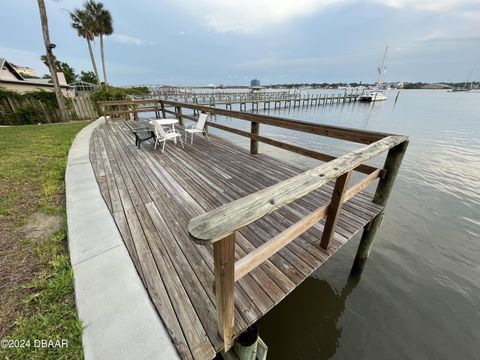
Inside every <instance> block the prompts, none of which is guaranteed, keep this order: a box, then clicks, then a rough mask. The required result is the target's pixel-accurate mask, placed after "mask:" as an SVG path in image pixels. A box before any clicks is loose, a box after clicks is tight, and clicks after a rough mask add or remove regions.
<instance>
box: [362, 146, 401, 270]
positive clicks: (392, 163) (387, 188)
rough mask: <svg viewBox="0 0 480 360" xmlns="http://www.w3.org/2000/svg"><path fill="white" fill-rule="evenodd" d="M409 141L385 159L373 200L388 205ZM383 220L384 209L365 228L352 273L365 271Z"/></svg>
mask: <svg viewBox="0 0 480 360" xmlns="http://www.w3.org/2000/svg"><path fill="white" fill-rule="evenodd" d="M407 147H408V141H404V142H402V143H400V144H398V145H397V146H394V147H392V148H391V149H390V150H389V151H388V154H387V158H386V159H385V164H384V168H385V171H386V172H385V176H384V177H383V178H382V179H381V180H380V182H379V183H378V186H377V190H376V192H375V196H374V198H373V202H375V203H377V204H380V205H383V206H386V205H387V202H388V198H389V196H390V193H391V192H392V189H393V184H394V183H395V179H396V177H397V175H398V171H399V170H400V165H401V164H402V160H403V156H404V155H405V152H406V151H407ZM382 221H383V211H382V212H381V213H380V214H378V215H377V216H376V217H375V218H374V219H373V220H372V221H370V223H369V224H367V226H365V229H364V230H363V234H362V238H361V239H360V243H359V245H358V249H357V254H356V255H355V261H354V263H353V267H352V273H354V274H360V273H361V272H362V271H363V268H364V266H365V263H366V261H367V258H368V255H369V254H370V250H371V249H372V246H373V240H374V239H375V235H376V233H377V230H378V229H379V228H380V226H381V224H382Z"/></svg>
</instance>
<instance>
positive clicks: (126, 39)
mask: <svg viewBox="0 0 480 360" xmlns="http://www.w3.org/2000/svg"><path fill="white" fill-rule="evenodd" d="M110 39H112V40H113V41H115V42H117V43H119V44H125V45H136V46H144V45H154V44H155V43H153V42H151V41H146V40H142V39H138V38H136V37H133V36H130V35H125V34H113V35H111V36H110Z"/></svg>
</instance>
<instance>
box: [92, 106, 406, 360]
mask: <svg viewBox="0 0 480 360" xmlns="http://www.w3.org/2000/svg"><path fill="white" fill-rule="evenodd" d="M99 105H100V107H101V108H102V109H103V111H104V115H111V116H118V115H121V114H127V113H131V112H132V111H136V112H143V111H154V112H155V114H156V115H157V116H160V113H161V114H162V116H163V117H165V116H166V114H171V115H174V116H176V117H177V119H178V120H179V123H180V125H183V121H184V119H189V120H193V121H196V117H195V116H194V114H195V113H197V112H200V111H202V112H207V113H209V114H212V115H222V116H227V117H231V118H235V119H239V120H245V121H250V123H251V131H250V132H248V131H243V130H239V129H236V128H233V127H229V126H226V125H223V124H219V123H216V122H213V121H208V122H207V125H208V126H211V127H215V128H217V129H220V130H223V131H228V132H231V133H234V134H237V135H240V136H244V137H247V138H250V152H251V153H252V154H256V153H257V152H258V142H263V143H266V144H269V145H273V146H276V147H279V148H282V149H285V150H289V151H292V152H294V153H298V154H302V155H305V156H309V157H312V158H315V159H319V160H323V161H328V162H326V163H324V164H322V165H320V166H317V167H315V168H313V169H311V170H308V171H306V172H304V173H301V174H299V175H296V176H294V177H292V178H289V179H287V180H284V181H281V182H279V183H277V184H275V185H272V186H269V187H267V188H265V189H262V190H260V191H257V192H255V193H253V194H250V195H247V196H245V197H243V198H241V199H238V200H235V201H233V202H231V203H228V204H225V205H223V206H221V207H219V208H217V209H214V210H212V211H209V212H208V213H205V214H203V215H200V216H197V217H195V218H193V219H191V220H190V222H189V225H188V232H189V235H190V237H191V239H192V240H193V241H194V242H195V243H197V244H199V245H210V244H213V249H214V268H215V269H214V271H215V292H216V304H217V325H218V330H219V333H220V334H221V335H222V336H223V340H224V346H225V351H228V349H230V347H231V346H232V344H233V336H234V334H233V325H234V284H235V282H236V281H238V280H239V279H241V278H242V277H243V276H245V275H246V274H248V273H249V272H250V271H252V270H253V269H255V268H256V267H257V266H259V265H260V264H261V263H263V262H264V261H265V260H267V259H268V258H269V257H271V256H272V255H274V254H275V253H277V252H278V251H280V250H281V249H282V248H284V247H285V246H286V245H288V244H289V243H290V242H291V241H293V240H294V239H296V238H297V237H298V236H300V235H301V234H303V233H304V232H305V231H307V230H308V229H309V228H311V227H312V226H313V225H315V224H316V223H318V222H319V221H320V220H322V219H326V222H325V226H324V230H323V235H322V239H321V242H320V246H321V247H322V248H323V249H328V247H329V245H330V243H331V241H332V238H333V235H334V233H335V228H336V224H337V220H338V218H339V215H340V212H341V209H342V204H343V203H345V202H346V201H348V200H350V199H351V198H352V197H354V196H355V195H356V194H358V193H359V192H360V191H362V190H364V189H365V188H366V187H367V186H369V185H370V184H372V183H373V182H375V181H376V180H379V183H378V186H377V190H376V192H375V196H374V199H373V201H374V202H375V203H377V204H379V205H382V206H384V205H386V203H387V200H388V196H389V194H390V192H391V189H392V187H393V183H394V181H395V177H396V175H397V173H398V169H399V168H400V165H401V161H402V158H403V154H404V153H405V151H406V148H407V145H408V138H407V137H406V136H400V135H392V134H386V133H379V132H373V131H366V130H357V129H351V128H343V127H338V126H332V125H323V124H315V123H310V122H305V121H296V120H290V119H285V118H279V117H273V116H269V115H260V114H254V113H247V112H242V111H232V110H225V109H219V108H211V107H208V106H202V105H195V104H185V103H177V102H172V101H163V100H150V101H146V100H142V101H135V102H110V103H108V104H107V103H100V104H99ZM125 105H128V106H130V107H131V108H130V109H129V110H122V109H116V110H110V111H109V109H108V106H125ZM132 105H134V106H132ZM172 108H173V109H174V110H170V109H172ZM132 109H134V110H132ZM152 109H153V110H152ZM184 109H189V110H193V112H194V114H193V115H192V114H186V113H185V111H184ZM260 124H267V125H270V126H275V127H280V128H286V129H290V130H295V131H300V132H306V133H310V134H316V135H321V136H327V137H332V138H336V139H342V140H347V141H352V142H357V143H362V144H366V145H367V146H365V147H363V148H360V149H358V150H355V151H352V152H350V153H348V154H346V155H343V156H340V157H338V158H335V157H334V156H331V155H326V154H322V153H319V152H316V151H313V150H311V149H305V148H303V147H299V146H296V145H292V144H287V143H283V142H280V141H278V140H275V139H271V138H268V137H265V136H261V135H260ZM386 151H388V154H387V158H386V160H385V164H384V166H383V168H376V167H373V166H371V165H367V164H366V162H367V161H368V160H370V159H372V158H374V157H376V156H378V155H380V154H382V153H384V152H386ZM353 170H356V171H359V172H362V173H366V174H367V176H365V177H364V178H363V179H362V180H360V181H359V182H358V183H356V184H355V185H353V186H350V187H349V180H350V177H351V174H352V171H353ZM330 181H335V187H334V191H333V193H332V197H331V200H330V203H329V204H328V205H325V206H322V207H320V208H318V209H317V210H315V211H313V212H311V213H310V214H309V215H307V216H305V217H304V218H303V219H301V220H300V221H298V222H297V223H295V224H293V225H291V226H290V227H289V228H287V229H286V230H284V231H283V232H281V233H280V234H278V235H277V236H275V237H274V238H272V239H270V240H268V241H266V242H265V243H264V244H263V245H261V246H260V247H258V248H256V249H255V250H253V251H251V252H250V253H248V254H247V255H245V256H244V257H242V258H241V259H239V260H238V261H235V234H236V232H237V231H239V230H240V229H241V228H243V227H244V226H246V225H248V224H250V223H252V222H254V221H257V220H258V219H260V218H262V217H263V216H265V215H267V214H269V213H271V212H273V211H275V210H278V209H279V208H281V207H283V206H285V205H287V204H290V203H291V202H293V201H295V200H297V199H299V198H301V197H303V196H305V195H307V194H308V193H310V192H312V191H314V190H316V189H318V188H320V187H321V186H323V185H325V184H326V183H328V182H330Z"/></svg>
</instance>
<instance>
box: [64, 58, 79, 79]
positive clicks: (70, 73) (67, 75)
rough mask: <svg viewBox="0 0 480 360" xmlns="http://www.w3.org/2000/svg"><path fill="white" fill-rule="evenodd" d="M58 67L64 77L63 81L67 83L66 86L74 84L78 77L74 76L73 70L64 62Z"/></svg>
mask: <svg viewBox="0 0 480 360" xmlns="http://www.w3.org/2000/svg"><path fill="white" fill-rule="evenodd" d="M60 67H61V68H62V71H63V74H64V75H65V80H66V81H67V84H71V83H74V82H75V81H77V78H78V75H77V74H75V69H74V68H73V67H71V66H70V65H68V64H67V63H66V62H62V63H61V64H60Z"/></svg>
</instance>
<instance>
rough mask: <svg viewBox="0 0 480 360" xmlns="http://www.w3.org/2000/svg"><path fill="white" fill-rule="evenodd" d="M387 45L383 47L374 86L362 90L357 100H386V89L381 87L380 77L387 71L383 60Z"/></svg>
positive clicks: (385, 55)
mask: <svg viewBox="0 0 480 360" xmlns="http://www.w3.org/2000/svg"><path fill="white" fill-rule="evenodd" d="M387 51H388V46H387V47H386V48H385V53H384V54H383V59H382V63H381V65H380V66H379V67H378V79H377V82H376V83H375V88H373V89H368V90H364V91H363V93H362V94H361V95H359V96H358V98H357V100H358V101H363V102H372V101H384V100H387V91H386V90H385V89H384V88H382V77H383V74H384V73H385V72H386V71H387V67H386V66H385V60H386V59H387Z"/></svg>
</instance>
